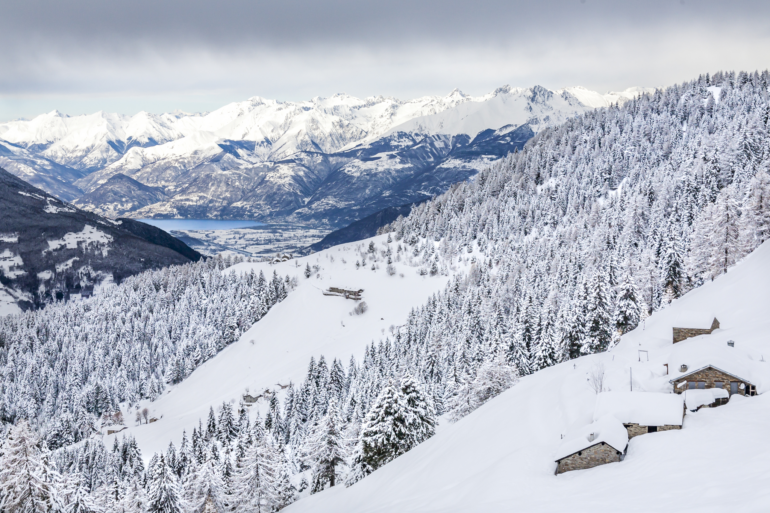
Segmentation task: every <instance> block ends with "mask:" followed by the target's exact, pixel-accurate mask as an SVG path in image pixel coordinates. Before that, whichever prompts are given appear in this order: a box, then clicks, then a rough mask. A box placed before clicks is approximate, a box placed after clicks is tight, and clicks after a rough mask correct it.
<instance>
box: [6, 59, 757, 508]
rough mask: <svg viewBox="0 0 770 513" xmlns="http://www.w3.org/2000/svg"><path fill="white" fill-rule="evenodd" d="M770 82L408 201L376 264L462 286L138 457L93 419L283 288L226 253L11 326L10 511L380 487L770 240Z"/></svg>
mask: <svg viewBox="0 0 770 513" xmlns="http://www.w3.org/2000/svg"><path fill="white" fill-rule="evenodd" d="M768 86H770V73H768V72H767V71H765V72H762V73H759V72H756V73H746V72H740V73H732V72H730V73H721V72H720V73H716V74H714V75H704V76H701V77H699V78H698V79H697V80H693V81H691V82H688V83H684V84H680V85H675V86H672V87H669V88H667V89H662V90H658V91H656V92H655V93H653V94H647V95H643V96H641V97H639V98H637V99H635V100H631V101H629V102H627V103H626V104H624V105H623V106H622V107H617V106H613V107H610V108H607V109H599V110H596V111H592V112H589V113H586V114H583V115H581V116H578V117H575V118H572V119H570V120H568V121H567V122H565V123H564V124H562V125H560V126H557V127H554V128H550V129H546V130H544V131H542V132H540V133H539V134H537V135H536V136H535V137H534V138H533V139H532V140H531V141H530V142H529V143H527V145H526V146H525V147H524V149H523V150H522V151H520V152H516V153H514V154H510V155H509V156H508V157H506V158H505V159H502V160H501V161H499V162H497V163H496V164H494V165H493V166H492V167H491V168H489V169H486V170H484V171H482V172H481V173H479V174H478V175H476V176H475V177H474V178H473V179H472V180H470V181H467V182H463V183H460V184H457V185H455V186H454V187H453V188H452V189H451V190H449V191H448V192H447V193H445V194H443V195H441V196H439V197H437V198H435V199H433V200H432V201H429V202H427V203H424V204H422V205H419V206H417V207H415V208H414V209H413V210H412V213H411V214H410V216H409V217H407V218H399V219H398V220H396V221H395V222H394V223H392V224H391V225H389V226H387V227H385V228H384V229H382V233H383V234H386V233H387V243H386V245H387V248H385V249H383V250H377V249H376V248H373V249H374V251H373V253H375V254H374V255H373V256H372V258H374V259H376V258H382V259H390V258H391V256H392V255H397V254H400V253H403V252H409V254H410V256H412V257H413V258H415V259H417V262H418V265H417V266H416V267H415V270H414V272H420V273H430V274H449V268H450V267H451V264H452V263H453V262H463V263H464V264H469V269H470V271H469V272H468V273H467V274H465V275H453V276H452V277H451V278H450V280H449V284H448V285H447V286H446V288H445V289H444V290H443V291H441V292H440V293H438V294H436V295H434V296H433V297H432V298H431V299H430V300H429V301H428V302H427V303H426V304H424V305H422V306H421V307H419V308H416V309H414V310H413V311H412V313H411V314H410V315H409V318H408V320H407V322H406V324H405V325H403V326H401V327H400V328H398V329H397V330H395V331H394V332H393V333H392V335H391V336H389V337H387V338H385V339H383V340H380V341H377V342H372V343H371V344H369V345H368V346H367V348H366V351H365V356H364V358H363V359H362V360H361V361H356V359H354V358H351V359H350V360H349V361H348V362H347V363H346V362H344V361H340V360H338V359H332V360H331V361H328V360H327V359H326V358H325V356H324V355H318V356H317V357H316V358H313V359H311V360H310V362H309V363H308V371H307V376H306V378H305V379H304V381H302V382H301V383H296V384H293V385H291V386H289V387H288V388H287V390H286V391H285V393H283V394H282V395H281V397H278V396H277V395H273V396H272V397H271V398H270V400H269V406H268V407H267V408H266V410H265V413H264V414H263V415H261V416H259V417H257V419H256V420H254V419H253V418H251V419H250V417H249V415H248V413H247V408H246V406H245V405H243V404H240V405H235V406H234V405H231V404H223V405H221V406H220V407H219V408H217V409H212V410H211V411H210V412H209V415H208V417H207V418H203V419H200V423H199V424H198V426H197V427H194V428H193V429H191V431H190V432H189V433H185V435H184V437H183V438H182V439H181V440H179V441H178V442H177V443H176V444H171V445H170V446H169V447H168V450H167V451H166V452H165V453H163V454H155V455H152V457H151V459H150V460H149V464H148V465H146V466H145V464H144V460H143V456H142V454H141V452H140V451H139V448H138V446H137V444H136V442H135V441H134V440H133V439H131V438H128V437H126V438H123V439H122V441H120V442H118V441H116V442H115V444H114V446H112V447H105V446H104V445H103V444H102V443H101V442H100V441H97V440H94V439H91V438H90V435H91V434H92V433H93V432H94V430H95V426H96V425H97V423H98V422H99V421H100V419H102V418H104V417H105V416H114V415H122V414H121V413H119V412H121V410H122V411H129V410H130V411H133V409H131V407H132V406H133V405H134V404H136V403H137V402H138V401H140V400H142V399H153V398H155V397H157V396H158V395H159V394H160V393H162V392H163V390H164V389H165V388H166V387H168V386H171V385H173V384H175V383H178V382H180V381H182V380H184V379H185V378H186V377H187V376H188V375H189V374H190V373H191V372H192V371H193V370H194V369H195V368H196V367H197V366H198V365H200V364H201V363H202V362H204V361H206V360H208V359H210V358H212V357H214V356H215V355H216V354H217V352H218V351H220V350H221V349H223V348H224V347H225V346H226V345H228V344H230V343H232V342H234V341H236V340H238V338H239V336H240V334H241V333H243V332H244V331H245V330H246V329H248V327H250V326H251V325H252V324H253V323H255V322H258V321H259V319H260V318H261V317H262V316H264V315H265V314H266V313H267V311H268V310H269V309H270V307H271V306H273V305H274V304H276V303H277V302H279V301H281V300H282V299H283V298H285V297H286V295H287V294H290V293H291V292H290V290H291V288H292V283H291V280H290V279H289V278H288V277H279V276H277V275H273V276H272V277H271V278H270V279H267V278H265V277H264V276H261V275H259V276H257V275H254V274H242V275H236V274H235V273H223V272H222V270H223V269H225V268H226V267H227V265H228V264H229V262H225V261H223V260H222V259H211V260H209V261H207V262H201V263H196V264H188V265H185V266H180V267H173V268H167V269H164V270H161V271H154V272H147V273H144V274H142V275H138V276H136V277H133V278H130V279H128V280H126V282H125V283H123V284H121V285H119V286H117V287H115V288H113V289H111V290H109V291H107V292H106V293H105V294H103V295H100V296H96V297H93V298H91V299H88V300H86V301H83V302H80V303H67V304H55V305H51V306H49V307H47V308H45V309H44V310H41V311H37V312H28V313H25V314H23V315H19V316H15V317H10V318H6V319H3V320H0V386H1V387H2V390H1V392H2V394H0V420H1V421H2V425H3V428H2V435H0V436H1V437H2V441H3V445H2V454H1V455H0V501H2V502H0V504H2V508H3V509H4V510H6V511H17V510H18V511H84V512H85V511H89V512H90V511H93V512H100V511H122V512H145V511H148V512H201V511H235V512H247V511H248V512H252V511H265V512H269V511H276V510H279V509H281V508H282V507H284V506H285V505H287V504H289V503H291V502H292V501H294V500H295V499H296V498H297V497H298V496H299V495H301V494H307V493H316V492H318V491H321V490H323V489H325V488H328V487H331V486H352V485H354V484H355V483H356V482H358V481H360V480H361V479H365V478H366V476H367V475H368V474H370V473H371V472H373V471H374V470H376V469H377V468H379V467H381V466H382V465H385V464H386V463H388V462H389V461H392V460H393V459H395V458H397V457H398V456H399V455H401V454H403V453H405V452H407V451H409V450H410V449H411V448H413V447H415V446H416V445H418V444H420V443H421V442H423V441H425V440H426V439H428V438H430V437H431V436H432V435H433V434H434V432H435V428H436V425H437V418H438V417H440V416H444V415H446V418H447V419H448V420H449V421H457V420H459V419H460V418H462V417H463V416H465V415H467V414H469V413H470V412H472V411H473V410H474V409H476V408H478V407H479V406H480V405H481V404H483V403H484V402H485V401H487V400H489V399H490V398H492V397H494V396H496V395H497V394H499V393H501V392H502V391H503V390H505V389H507V388H509V387H511V386H515V383H516V382H517V381H518V380H519V379H520V378H521V377H523V376H526V375H528V374H531V373H533V372H536V371H538V370H540V369H543V368H545V367H549V366H552V365H555V364H558V363H561V362H564V361H566V360H569V359H572V358H577V357H579V356H582V355H586V354H592V353H597V352H601V351H605V350H607V349H608V348H611V347H612V346H613V345H614V344H616V343H617V342H618V339H619V336H620V335H621V334H623V333H625V332H628V331H630V330H632V329H634V328H635V327H636V326H638V325H639V324H640V323H642V322H644V319H645V318H646V317H647V316H648V315H649V314H651V313H652V312H654V311H657V310H660V309H663V308H666V307H667V306H668V305H669V304H670V303H671V302H672V301H673V300H675V299H676V298H678V297H680V296H682V295H683V294H685V293H686V292H688V291H689V290H691V289H693V288H696V287H698V286H700V285H702V284H704V283H705V282H707V281H709V280H712V279H713V278H715V277H716V276H718V275H719V274H721V273H724V272H727V270H728V268H729V267H730V266H732V265H734V264H735V263H736V262H738V261H739V260H740V259H741V258H742V257H744V256H745V255H747V254H748V253H749V252H751V251H752V250H753V249H755V248H756V247H757V246H758V245H759V244H761V243H762V242H763V241H765V240H767V239H768V238H770V138H769V137H768V130H769V129H770V103H769V102H768ZM378 252H380V253H381V254H377V253H378ZM388 263H390V262H388ZM131 420H133V419H131ZM141 421H142V420H141V418H140V422H141ZM144 421H146V419H145V420H144Z"/></svg>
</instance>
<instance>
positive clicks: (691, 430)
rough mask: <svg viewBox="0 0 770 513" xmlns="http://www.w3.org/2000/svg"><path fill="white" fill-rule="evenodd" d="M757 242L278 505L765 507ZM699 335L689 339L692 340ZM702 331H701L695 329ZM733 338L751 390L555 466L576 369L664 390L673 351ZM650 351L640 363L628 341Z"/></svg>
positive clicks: (570, 422)
mask: <svg viewBox="0 0 770 513" xmlns="http://www.w3.org/2000/svg"><path fill="white" fill-rule="evenodd" d="M768 305H770V243H765V244H764V245H762V246H761V247H760V248H759V249H757V250H756V251H755V252H754V253H752V254H751V255H749V256H748V257H747V258H746V259H744V260H743V261H742V262H741V263H739V264H738V265H736V266H735V267H734V268H732V269H730V271H729V272H728V273H727V274H725V275H722V276H720V277H719V278H717V279H716V280H714V281H713V282H710V283H707V284H706V285H704V286H702V287H700V288H698V289H696V290H694V291H692V292H690V293H689V294H687V295H685V296H684V297H682V298H679V299H677V300H676V301H674V302H673V303H672V304H671V305H670V306H668V307H667V308H666V309H664V310H662V311H659V312H656V313H655V314H654V315H652V316H651V317H650V318H649V319H647V321H646V323H645V325H644V326H640V327H639V328H637V329H636V330H634V331H633V332H631V333H629V334H627V335H625V336H623V337H622V339H621V341H620V344H619V345H618V346H617V347H616V348H614V349H613V350H611V351H609V352H606V353H602V354H596V355H590V356H585V357H582V358H579V359H577V360H572V361H569V362H565V363H562V364H560V365H557V366H554V367H550V368H547V369H544V370H542V371H540V372H537V373H535V374H533V375H530V376H526V377H524V378H523V379H521V381H520V382H519V383H518V384H517V385H515V386H514V387H513V388H512V389H510V390H508V391H506V392H504V393H503V394H501V395H499V396H498V397H496V398H494V399H492V400H490V401H489V402H487V403H486V404H485V405H483V406H482V407H481V408H479V409H478V410H476V411H475V412H473V413H471V414H470V415H468V416H467V417H465V418H463V419H461V420H460V421H459V422H457V423H456V424H451V425H448V426H442V429H441V430H439V432H438V433H437V434H436V435H435V436H434V437H433V438H431V439H429V440H428V441H426V442H424V443H423V444H421V445H419V446H418V447H416V448H415V449H413V450H411V451H410V452H408V453H407V454H405V455H403V456H401V457H399V458H397V459H396V460H394V461H393V462H391V463H389V464H387V465H385V466H384V467H382V468H380V469H378V470H377V471H376V472H374V473H373V474H372V475H370V476H368V477H366V478H365V479H363V480H362V481H360V482H359V483H357V484H355V485H354V486H352V487H350V488H345V487H344V486H337V487H334V488H331V489H328V490H326V491H323V492H321V493H318V494H316V495H311V496H310V497H307V498H305V499H302V500H300V501H298V502H296V503H295V504H292V505H291V506H289V507H288V508H286V509H285V511H286V513H304V512H312V513H345V512H355V513H375V512H376V513H384V512H398V513H410V512H431V513H437V512H441V513H460V512H463V513H465V512H475V511H484V512H485V513H496V512H501V513H502V512H510V511H523V512H538V513H549V512H554V513H556V512H559V513H561V512H564V511H575V512H588V511H590V512H592V513H602V512H607V513H616V512H618V511H623V512H624V513H629V512H640V513H641V512H651V511H676V512H678V513H687V512H692V513H696V512H697V513H702V512H704V511H741V512H745V513H752V512H765V511H768V504H770V488H768V487H767V483H768V482H770V465H768V464H767V455H768V454H770V438H768V436H767V431H768V427H770V394H768V393H767V391H768V390H769V389H770V362H767V361H765V360H768V359H770V337H768V334H770V316H769V315H767V312H768ZM715 315H716V316H717V317H718V318H719V320H720V322H721V325H722V329H720V330H718V331H715V332H714V333H713V334H712V335H709V336H708V337H702V338H703V339H704V340H698V339H691V340H687V341H685V342H681V343H679V344H676V346H674V345H673V343H672V332H671V329H672V327H674V326H699V325H701V324H703V323H706V325H708V323H710V322H711V319H712V318H713V317H714V316H715ZM699 338H701V337H699ZM707 338H708V340H705V339H707ZM728 339H733V340H735V341H736V347H735V348H731V349H735V350H736V353H738V352H740V354H741V356H742V358H744V359H746V360H750V361H751V362H752V363H754V364H755V365H756V368H755V375H754V378H755V379H756V380H757V390H758V393H759V394H760V395H758V396H756V397H743V396H738V395H733V396H732V397H731V398H730V401H729V402H728V403H727V404H726V405H724V406H720V407H718V408H704V409H701V410H699V411H698V412H695V413H693V412H688V413H687V415H686V416H685V418H684V424H683V428H682V429H681V430H674V431H665V432H658V433H650V434H645V435H642V436H638V437H635V438H633V439H632V440H631V441H630V442H629V446H628V453H627V455H626V457H625V459H624V461H622V462H619V463H611V464H607V465H602V466H599V467H596V468H593V469H588V470H580V471H573V472H567V473H565V474H561V475H559V476H555V475H554V470H555V468H556V463H555V462H554V458H553V455H554V453H555V452H556V450H557V449H558V447H559V445H560V443H561V439H562V436H563V435H566V436H567V437H568V438H569V437H572V436H576V435H575V433H579V432H583V430H584V428H585V427H586V426H588V425H589V424H591V422H592V421H593V412H594V407H595V403H596V393H595V392H594V390H592V389H591V388H590V387H589V384H588V381H587V378H588V374H589V373H590V372H591V371H592V369H594V368H595V366H596V364H597V363H601V364H603V365H604V367H605V369H606V376H605V378H606V379H605V384H606V386H607V388H609V389H610V390H612V391H629V388H630V372H629V369H633V387H634V391H635V392H641V391H645V392H663V393H670V392H672V385H671V384H670V383H669V379H671V376H669V375H666V369H665V367H664V366H663V364H664V363H669V367H672V366H671V365H670V364H671V362H672V357H676V356H677V355H678V354H679V352H680V350H683V349H684V348H685V347H688V346H689V348H688V349H687V352H691V353H690V354H692V355H694V354H701V353H711V356H712V357H713V358H717V357H718V356H719V354H721V353H719V352H718V351H716V350H715V348H717V347H722V346H726V341H727V340H728ZM640 349H641V350H646V351H649V361H639V360H640V358H639V354H638V351H639V350H640Z"/></svg>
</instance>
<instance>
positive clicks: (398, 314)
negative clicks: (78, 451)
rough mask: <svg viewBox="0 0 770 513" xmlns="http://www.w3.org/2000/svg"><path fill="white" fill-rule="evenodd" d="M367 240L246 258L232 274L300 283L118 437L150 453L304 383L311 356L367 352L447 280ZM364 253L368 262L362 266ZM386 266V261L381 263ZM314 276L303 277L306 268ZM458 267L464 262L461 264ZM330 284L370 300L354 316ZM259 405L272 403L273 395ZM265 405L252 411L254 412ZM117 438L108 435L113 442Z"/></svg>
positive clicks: (345, 356) (351, 303) (378, 242)
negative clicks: (393, 258)
mask: <svg viewBox="0 0 770 513" xmlns="http://www.w3.org/2000/svg"><path fill="white" fill-rule="evenodd" d="M368 242H369V241H366V243H351V244H344V245H341V246H337V247H334V248H332V249H330V250H327V251H324V252H322V253H317V254H314V255H310V256H307V257H302V258H298V259H295V260H289V261H286V262H279V263H272V264H271V263H268V262H263V263H241V264H238V265H236V266H234V267H233V268H231V271H230V272H234V273H238V274H242V273H244V274H246V273H249V272H251V271H254V272H255V273H257V274H259V273H260V272H262V273H264V274H266V275H268V276H269V275H270V274H272V273H273V272H277V273H278V274H279V275H281V276H283V275H288V276H291V277H293V278H296V283H297V285H296V288H295V289H294V290H293V291H291V292H290V293H289V294H288V297H287V298H286V299H284V300H283V301H281V302H280V303H279V304H277V305H276V306H274V307H273V308H272V309H271V310H270V311H269V312H268V313H267V314H266V315H265V317H264V318H263V319H262V320H260V321H259V322H258V323H256V324H254V326H252V327H251V328H250V329H249V330H248V331H246V332H245V333H243V334H242V335H241V336H240V339H239V340H238V341H237V342H235V343H234V344H232V345H230V346H229V347H227V348H226V349H224V350H223V351H222V352H221V353H219V354H218V355H217V356H216V357H214V358H212V359H211V360H210V361H208V362H206V363H204V364H203V365H202V366H201V367H200V368H198V369H197V370H195V372H193V373H192V374H191V375H190V376H189V377H188V378H187V379H185V380H184V381H182V382H181V383H179V384H178V385H176V386H173V387H170V388H169V390H168V392H167V393H164V394H163V395H162V396H160V397H159V398H158V399H156V400H155V401H142V402H141V403H140V405H139V406H140V408H143V407H147V408H149V411H150V415H151V416H153V417H155V418H157V419H159V420H158V421H157V422H154V423H152V424H144V425H138V426H134V425H133V422H129V423H127V425H128V428H127V429H126V430H125V431H121V432H120V435H115V436H114V437H115V438H120V437H123V436H133V437H135V438H136V441H137V443H138V445H139V447H140V448H141V450H142V452H143V454H144V455H145V457H146V458H149V457H150V456H151V455H152V454H153V453H154V452H159V451H163V450H165V449H166V448H167V447H168V445H169V443H170V442H173V443H177V442H178V440H179V439H180V437H181V436H182V432H183V431H187V432H188V433H189V432H191V431H192V429H193V428H195V426H196V425H197V423H198V421H199V419H205V418H206V415H207V414H208V411H209V409H210V408H219V407H220V406H221V405H222V404H223V403H227V404H238V402H239V401H242V399H243V397H244V394H247V393H248V394H251V395H254V396H257V395H262V394H263V392H264V391H265V390H275V391H280V390H281V386H279V385H282V386H285V385H287V384H289V383H299V382H300V381H301V380H302V377H303V376H304V374H305V372H306V371H307V366H308V362H309V361H310V359H311V358H317V357H318V356H319V355H324V356H325V357H326V358H328V359H329V361H331V359H332V358H338V359H340V360H344V361H347V360H348V359H350V357H351V355H355V356H356V358H359V359H360V358H362V356H363V354H364V351H365V350H366V348H367V343H369V342H371V341H373V340H378V339H382V338H384V337H386V336H392V334H393V331H394V328H395V327H397V326H400V325H403V324H404V323H405V322H406V320H407V318H408V316H409V313H410V310H411V309H412V308H414V307H416V306H418V305H420V304H422V303H424V302H425V301H426V300H428V299H429V298H430V296H431V295H432V294H434V293H435V292H437V291H438V290H440V289H442V288H443V287H444V286H446V284H447V281H448V278H447V277H446V276H427V275H425V276H422V275H420V274H418V273H417V272H416V269H415V268H414V267H413V262H411V261H408V260H407V259H406V258H404V259H403V261H400V262H395V263H394V264H393V266H394V273H393V274H390V273H389V272H388V271H387V269H386V268H385V265H384V262H382V261H380V262H378V263H377V264H376V267H377V269H376V270H373V269H371V268H370V265H375V264H374V261H373V258H374V257H372V256H371V254H370V253H368V250H367V244H368ZM373 242H375V245H376V247H377V251H378V252H379V251H381V250H382V249H383V248H384V247H385V246H386V244H387V243H386V237H385V236H380V237H378V238H375V239H373ZM362 254H363V255H370V262H371V263H370V264H367V265H364V266H361V267H360V268H359V266H358V265H357V261H358V262H360V261H361V259H362ZM381 264H382V265H381ZM308 265H309V266H311V271H312V274H311V276H310V277H309V278H306V277H305V269H306V266H308ZM457 270H458V271H459V267H458V268H457ZM330 287H341V288H345V289H350V290H359V289H363V301H364V302H365V303H366V305H367V306H368V309H367V311H366V312H364V313H363V314H361V315H354V314H351V312H353V310H354V309H355V307H356V306H358V304H359V303H358V302H356V301H353V300H350V299H345V298H343V297H338V296H333V295H324V294H323V292H324V291H325V290H327V289H329V288H330ZM269 395H270V394H269V393H268V394H266V399H265V400H264V402H262V403H261V405H266V404H267V397H268V396H269ZM258 410H260V405H258V406H257V407H255V408H253V409H252V411H251V412H250V413H249V415H250V416H251V417H252V418H253V417H254V416H255V413H256V411H258ZM112 439H113V437H106V438H105V441H106V443H108V444H112Z"/></svg>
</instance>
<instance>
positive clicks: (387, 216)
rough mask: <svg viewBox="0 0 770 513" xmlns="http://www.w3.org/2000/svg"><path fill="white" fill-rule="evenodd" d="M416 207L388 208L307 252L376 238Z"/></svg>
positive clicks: (324, 240) (334, 234)
mask: <svg viewBox="0 0 770 513" xmlns="http://www.w3.org/2000/svg"><path fill="white" fill-rule="evenodd" d="M426 199H427V198H426ZM414 205H415V204H414V203H410V204H407V205H401V206H400V207H388V208H385V209H383V210H380V211H379V212H375V213H374V214H372V215H370V216H366V217H364V218H363V219H359V220H358V221H355V222H353V223H350V224H349V225H348V226H346V227H344V228H340V229H339V230H335V231H333V232H331V233H330V234H328V235H326V236H325V237H324V238H323V239H321V240H319V241H318V242H316V243H315V244H311V245H310V246H309V247H308V248H307V251H316V252H317V251H322V250H324V249H329V248H331V247H334V246H337V245H339V244H345V243H346V242H355V241H359V240H363V239H368V238H370V237H374V236H375V235H377V230H379V229H380V228H382V227H383V226H386V225H388V224H390V223H392V222H393V221H395V220H396V219H398V217H399V216H404V217H406V216H408V215H409V213H410V212H411V211H412V207H413V206H414Z"/></svg>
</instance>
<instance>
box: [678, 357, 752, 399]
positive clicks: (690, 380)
mask: <svg viewBox="0 0 770 513" xmlns="http://www.w3.org/2000/svg"><path fill="white" fill-rule="evenodd" d="M679 372H681V373H682V374H681V375H679V376H677V377H676V378H674V379H671V380H669V383H671V384H672V385H673V386H674V393H677V394H681V393H683V392H685V391H687V390H708V389H723V390H726V391H727V393H728V394H729V395H730V396H732V395H734V394H738V395H746V396H753V395H757V388H756V385H755V384H754V383H752V382H751V381H749V380H748V379H746V378H744V377H741V376H738V375H737V373H735V372H728V371H727V370H723V369H721V368H719V367H717V366H716V365H704V366H701V367H699V368H697V369H694V370H689V369H688V368H687V366H686V365H682V366H681V367H680V369H679ZM726 402H727V398H724V397H722V398H717V399H716V400H715V402H714V403H713V404H711V405H710V406H720V405H722V404H725V403H726Z"/></svg>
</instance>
